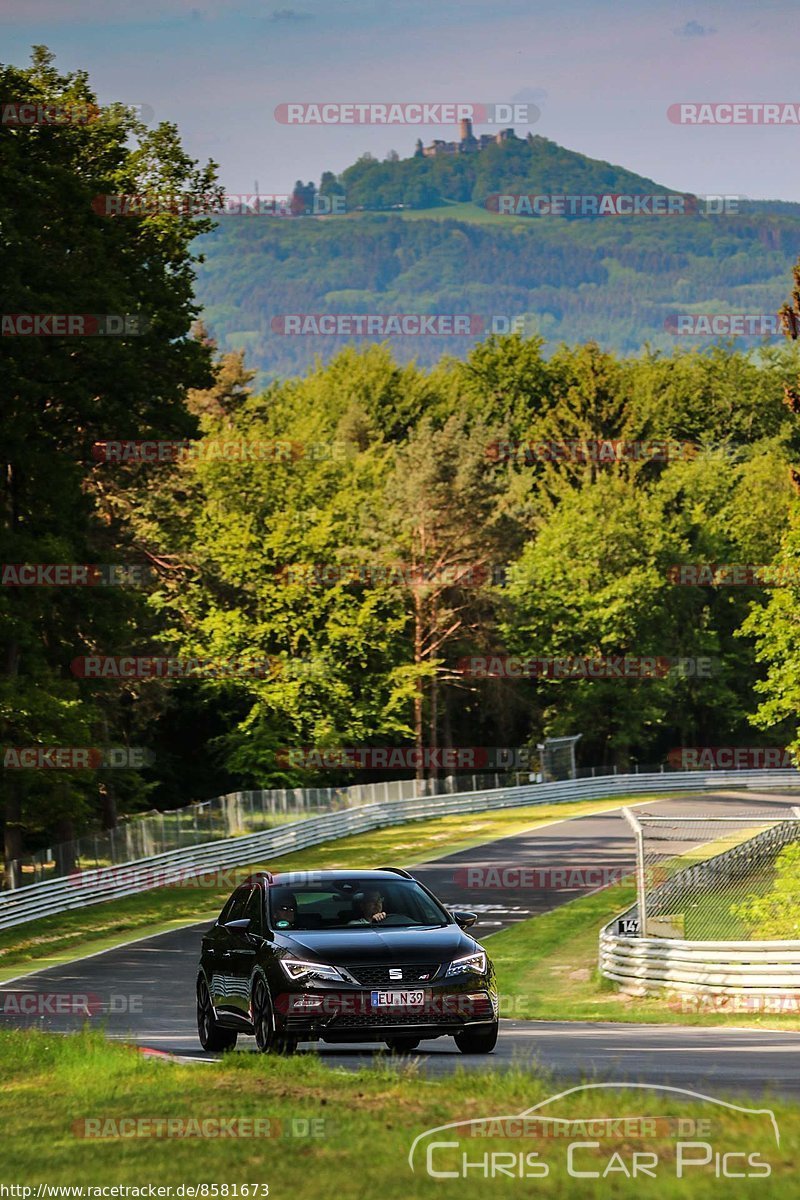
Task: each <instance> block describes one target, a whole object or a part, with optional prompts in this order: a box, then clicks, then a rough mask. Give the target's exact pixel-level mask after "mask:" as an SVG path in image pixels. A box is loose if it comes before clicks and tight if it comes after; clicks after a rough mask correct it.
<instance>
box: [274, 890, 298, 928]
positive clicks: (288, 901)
mask: <svg viewBox="0 0 800 1200" xmlns="http://www.w3.org/2000/svg"><path fill="white" fill-rule="evenodd" d="M272 911H273V913H274V914H275V927H276V928H277V929H292V928H293V927H294V925H295V924H296V922H297V897H296V896H295V894H294V892H293V891H291V890H290V889H289V888H276V889H275V891H274V892H273V893H272Z"/></svg>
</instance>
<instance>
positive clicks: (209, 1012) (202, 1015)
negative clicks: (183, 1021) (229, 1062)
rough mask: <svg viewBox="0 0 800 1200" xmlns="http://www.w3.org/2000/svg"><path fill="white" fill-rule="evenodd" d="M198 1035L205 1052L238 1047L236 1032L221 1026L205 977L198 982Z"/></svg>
mask: <svg viewBox="0 0 800 1200" xmlns="http://www.w3.org/2000/svg"><path fill="white" fill-rule="evenodd" d="M197 1035H198V1037H199V1038H200V1045H201V1046H202V1047H203V1049H204V1050H232V1049H233V1047H234V1046H235V1045H236V1030H235V1029H226V1028H225V1027H224V1026H223V1025H220V1024H219V1023H218V1022H217V1020H216V1018H215V1016H214V1008H213V1006H212V1004H211V994H210V993H209V990H208V984H207V983H206V981H205V979H204V977H203V976H202V975H201V977H200V978H199V979H198V981H197Z"/></svg>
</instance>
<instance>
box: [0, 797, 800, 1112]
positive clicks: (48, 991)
mask: <svg viewBox="0 0 800 1200" xmlns="http://www.w3.org/2000/svg"><path fill="white" fill-rule="evenodd" d="M793 803H796V798H792V797H789V796H787V797H781V796H777V795H775V796H773V795H772V794H770V795H766V794H754V793H746V792H741V793H736V792H730V793H719V794H715V795H713V796H709V795H704V796H693V797H689V798H686V797H682V798H676V799H669V798H661V799H658V800H655V801H645V802H643V803H641V804H638V805H635V806H634V808H637V809H642V810H643V811H645V812H647V813H653V814H660V815H663V816H669V817H675V818H678V817H686V816H689V817H691V816H698V815H707V814H708V813H709V812H710V811H711V810H712V808H713V812H714V813H715V815H726V814H729V815H730V816H736V815H738V814H740V813H742V812H743V811H745V810H746V811H747V812H748V813H754V812H758V811H760V810H761V809H763V811H764V813H765V814H767V813H774V812H775V811H776V809H778V810H780V809H781V808H782V807H784V806H785V807H786V808H787V811H791V807H792V805H793ZM621 808H622V805H620V806H619V807H616V808H609V809H608V810H604V811H602V812H599V813H594V814H592V815H588V816H582V817H574V818H571V819H569V820H564V821H554V822H551V823H549V824H547V825H543V826H538V827H537V828H534V829H532V830H530V831H529V832H527V833H518V834H514V835H512V836H510V837H505V838H500V839H497V840H495V841H491V842H486V843H484V844H483V845H480V846H474V847H472V848H470V849H468V850H462V851H458V852H457V853H454V854H449V855H446V856H444V857H442V858H438V859H435V860H431V861H428V862H423V863H420V864H419V865H418V866H416V867H414V868H412V873H413V874H414V875H415V876H416V878H418V879H420V880H421V881H422V882H423V883H424V884H426V885H427V886H428V887H429V888H431V890H432V891H433V892H434V893H435V894H436V895H437V896H438V897H439V898H440V899H441V900H442V901H443V902H444V903H445V904H446V905H448V906H453V907H461V908H466V909H470V910H472V911H475V912H477V913H478V921H479V923H478V925H477V926H476V927H475V928H474V931H473V932H474V933H475V935H476V936H477V937H478V938H479V939H480V940H485V939H487V938H488V942H487V950H488V952H489V953H490V954H491V935H492V934H493V933H495V932H497V931H498V930H501V929H505V928H508V927H509V926H510V925H513V924H514V923H515V922H518V921H523V920H527V919H529V918H531V917H535V916H536V915H538V914H541V913H545V912H548V911H550V910H552V909H554V908H557V907H558V906H560V905H562V904H565V903H567V902H568V901H570V900H573V899H575V898H576V897H578V896H582V895H587V894H589V893H591V892H594V891H596V890H598V889H599V888H602V887H606V886H612V885H613V884H614V883H616V882H618V881H619V879H620V878H621V877H622V876H623V875H627V874H629V873H630V872H631V871H632V870H633V867H634V862H635V849H634V840H633V837H632V834H631V830H630V827H629V826H628V824H627V823H626V821H625V819H624V817H623V815H622V812H621ZM705 828H706V830H707V828H708V827H707V826H706V827H705ZM707 836H708V834H707V832H706V833H705V834H704V837H706V838H707ZM698 844H701V843H698ZM207 928H208V922H204V923H202V924H196V925H189V926H186V927H184V928H182V929H179V930H174V931H172V932H170V933H164V934H159V935H158V936H155V937H145V938H141V939H139V940H137V941H134V942H131V943H129V944H127V945H122V946H119V947H117V948H116V949H111V950H105V951H101V952H99V953H95V954H93V955H90V956H88V957H86V958H82V959H78V960H77V961H74V962H71V963H68V964H64V965H61V966H56V967H50V968H47V969H45V970H42V971H37V972H33V973H30V974H27V975H23V976H19V977H17V978H16V979H13V980H9V981H7V982H6V983H4V984H3V985H2V987H0V1012H1V1014H2V1015H0V1021H2V1024H4V1025H6V1026H8V1025H9V1024H10V1025H18V1026H20V1027H22V1028H25V1027H31V1025H33V1024H35V1025H36V1026H37V1027H38V1028H40V1029H41V1028H47V1029H50V1030H52V1031H53V1032H57V1033H68V1032H72V1031H74V1030H76V1029H79V1028H81V1027H82V1026H83V1025H84V1024H85V1023H86V1021H87V1017H86V1009H84V1010H83V1011H81V1012H77V1013H73V1012H70V1011H66V1012H59V1011H58V1008H59V1006H58V1004H55V1003H54V1004H49V1003H48V1002H47V999H48V997H59V996H64V995H78V994H80V995H83V996H86V997H88V1001H87V1005H88V1011H89V1013H90V1014H92V1015H91V1016H90V1021H89V1023H90V1024H93V1023H95V1022H97V1023H101V1024H102V1026H103V1027H104V1029H105V1030H106V1033H107V1034H108V1036H110V1037H112V1038H114V1039H121V1040H125V1041H129V1042H133V1043H135V1044H137V1045H139V1046H140V1047H141V1048H142V1049H143V1050H148V1051H153V1052H155V1053H163V1054H170V1055H177V1056H179V1057H181V1058H189V1059H196V1060H201V1061H206V1062H209V1061H213V1056H211V1055H207V1054H205V1053H204V1052H203V1051H202V1049H201V1047H200V1044H199V1042H198V1039H197V1031H196V1026H195V980H196V975H197V963H198V958H199V951H200V938H201V935H202V933H203V932H204V931H205V929H207ZM501 992H502V981H501ZM11 993H13V995H14V996H15V997H19V996H20V995H21V994H22V993H25V994H29V993H32V994H33V995H34V996H36V997H37V998H39V999H42V1000H43V1002H42V1003H40V1004H36V1003H32V1005H31V1010H32V1011H33V1012H35V1014H36V1015H35V1016H34V1017H32V1016H31V1015H25V1014H23V1013H19V1014H18V1015H15V1013H14V1011H13V1010H14V1008H15V1007H20V1006H19V1005H15V1004H11V1005H7V1004H3V1003H2V998H3V996H7V995H9V994H11ZM68 1007H69V1006H67V1008H68ZM250 1047H252V1052H253V1053H257V1051H256V1050H255V1042H254V1041H253V1039H251V1038H248V1037H245V1036H241V1037H240V1041H239V1048H240V1049H242V1050H244V1051H245V1052H247V1050H248V1048H250ZM383 1051H384V1048H383V1047H381V1046H376V1045H374V1044H363V1045H352V1046H349V1045H348V1046H329V1045H326V1044H325V1043H322V1042H320V1043H308V1044H307V1045H305V1046H303V1045H301V1047H300V1051H299V1053H301V1054H302V1053H311V1054H316V1055H318V1056H319V1058H320V1059H321V1060H322V1061H324V1062H325V1063H328V1064H330V1065H331V1066H337V1067H354V1068H357V1067H361V1066H364V1065H366V1064H369V1063H370V1062H373V1061H374V1060H375V1058H376V1056H377V1055H380V1054H382V1053H383ZM414 1058H416V1059H418V1060H419V1061H420V1064H421V1070H422V1071H424V1072H425V1073H426V1074H429V1075H442V1074H446V1073H448V1072H450V1071H452V1070H454V1069H455V1067H456V1065H458V1066H459V1067H460V1068H461V1069H467V1070H469V1069H471V1068H477V1069H481V1068H485V1066H486V1065H487V1064H488V1063H491V1064H492V1065H493V1066H494V1067H495V1069H502V1068H503V1067H505V1066H510V1065H512V1064H519V1063H532V1062H536V1063H537V1064H538V1065H539V1066H541V1067H544V1068H545V1069H549V1070H551V1071H553V1072H554V1073H555V1074H556V1075H557V1076H559V1077H564V1078H567V1079H575V1078H580V1077H582V1076H583V1075H585V1073H586V1071H587V1069H590V1070H592V1071H593V1072H594V1074H595V1076H596V1077H598V1078H607V1079H612V1078H615V1077H617V1078H618V1077H620V1073H622V1074H623V1075H624V1077H625V1078H628V1079H638V1080H640V1081H641V1082H653V1083H662V1084H663V1083H668V1084H672V1085H673V1086H676V1087H679V1086H685V1087H697V1086H698V1084H699V1083H700V1082H703V1083H705V1084H706V1085H707V1086H709V1087H712V1086H713V1087H716V1088H720V1087H726V1088H728V1089H731V1090H742V1091H752V1090H753V1089H757V1088H759V1087H761V1086H763V1084H764V1080H765V1078H769V1080H770V1083H771V1084H772V1086H773V1087H774V1088H775V1089H776V1090H777V1091H779V1092H782V1093H783V1094H785V1095H787V1096H792V1097H800V1033H794V1032H791V1031H786V1032H784V1031H780V1030H748V1029H745V1028H741V1029H740V1028H736V1029H734V1028H731V1027H725V1028H721V1027H718V1028H700V1027H691V1026H679V1025H669V1026H663V1027H660V1026H658V1025H632V1024H631V1025H626V1024H621V1023H616V1022H613V1023H612V1022H607V1023H603V1022H566V1021H564V1022H559V1021H522V1020H514V1019H503V1020H501V1032H500V1038H499V1040H498V1043H497V1047H496V1049H495V1051H494V1052H493V1054H492V1055H491V1056H490V1058H489V1059H488V1060H487V1059H486V1058H482V1057H481V1056H475V1057H474V1058H471V1057H470V1056H464V1055H462V1054H461V1053H460V1052H459V1050H458V1049H457V1048H456V1046H455V1044H454V1043H453V1041H452V1039H450V1038H441V1039H436V1040H434V1041H430V1042H423V1043H422V1044H421V1046H420V1047H419V1049H418V1050H416V1051H415V1052H414Z"/></svg>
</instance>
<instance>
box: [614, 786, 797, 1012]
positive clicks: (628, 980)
mask: <svg viewBox="0 0 800 1200" xmlns="http://www.w3.org/2000/svg"><path fill="white" fill-rule="evenodd" d="M792 774H794V772H792ZM798 836H800V831H798V828H797V823H796V818H795V820H794V821H793V822H789V821H785V822H779V823H777V824H776V825H775V826H774V827H773V828H771V829H768V830H765V831H764V832H762V833H760V834H757V835H756V836H755V837H753V838H750V839H748V841H746V842H742V843H740V844H739V845H738V846H734V847H733V848H732V849H730V850H727V851H725V852H724V853H722V854H717V855H714V856H712V857H711V858H708V859H706V860H705V861H703V862H699V863H695V864H694V865H693V866H691V867H689V868H687V869H685V870H683V871H681V872H679V873H678V874H676V875H674V876H673V877H672V878H671V879H669V880H668V881H667V882H666V883H664V884H662V885H660V886H659V887H657V888H655V889H653V892H652V893H651V895H650V896H649V897H648V912H651V913H654V914H657V913H659V912H665V911H667V910H668V909H669V907H670V906H671V905H674V904H675V902H676V901H678V900H679V899H680V898H681V896H682V895H683V893H684V891H685V889H686V887H688V886H689V885H696V884H697V883H701V884H712V883H714V882H715V881H717V880H719V879H720V878H722V877H724V878H729V879H736V878H739V877H741V876H742V875H743V874H746V872H747V870H748V869H749V868H751V867H752V864H753V862H754V861H759V860H760V859H761V858H762V857H763V856H764V854H765V853H774V852H775V851H776V850H780V849H781V848H782V847H784V846H786V845H788V844H789V843H790V842H792V841H794V840H796V839H797V838H798ZM653 900H655V905H653ZM626 918H628V919H633V920H635V921H638V918H639V906H638V904H634V905H632V906H631V907H630V908H629V909H627V910H626V911H625V912H623V913H620V914H618V916H616V917H615V918H614V920H613V921H610V922H609V923H608V924H607V925H605V926H604V927H603V928H602V929H601V931H600V958H599V968H600V973H601V974H602V975H603V976H605V978H606V979H610V980H612V981H613V982H614V983H617V984H619V985H620V990H621V991H623V992H625V993H627V994H628V995H636V996H643V995H647V994H651V993H662V994H663V993H665V992H667V993H669V992H672V993H681V994H687V995H695V996H696V995H698V994H703V995H706V994H707V995H713V996H731V997H735V996H739V997H741V996H750V997H754V996H759V997H762V996H763V997H777V996H784V995H785V994H786V993H787V992H790V993H792V994H794V995H800V941H795V940H764V941H756V940H751V941H733V940H731V941H696V940H694V941H692V940H688V939H685V938H673V937H641V936H635V935H634V936H630V935H623V934H619V933H617V932H616V930H617V924H618V922H619V921H620V920H624V919H626Z"/></svg>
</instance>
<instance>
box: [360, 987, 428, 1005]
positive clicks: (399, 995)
mask: <svg viewBox="0 0 800 1200" xmlns="http://www.w3.org/2000/svg"><path fill="white" fill-rule="evenodd" d="M370 1002H371V1004H372V1007H373V1008H413V1007H419V1006H420V1005H422V1004H424V1003H425V992H424V990H423V989H419V990H418V991H414V992H371V993H370Z"/></svg>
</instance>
